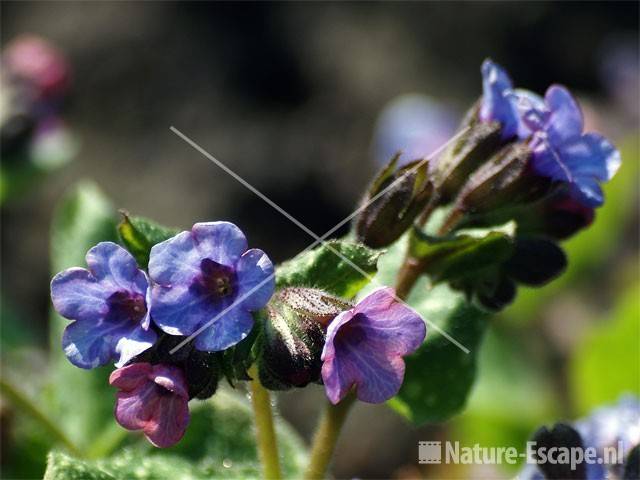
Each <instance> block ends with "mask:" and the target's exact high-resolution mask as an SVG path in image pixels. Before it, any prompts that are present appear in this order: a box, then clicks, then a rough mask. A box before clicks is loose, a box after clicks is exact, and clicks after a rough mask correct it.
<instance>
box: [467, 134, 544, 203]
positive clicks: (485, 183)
mask: <svg viewBox="0 0 640 480" xmlns="http://www.w3.org/2000/svg"><path fill="white" fill-rule="evenodd" d="M550 190H551V181H550V180H548V179H546V178H544V177H539V176H537V175H535V174H534V173H533V171H532V168H531V151H530V150H529V148H528V147H527V146H526V145H524V144H512V145H507V146H506V147H504V148H503V149H502V150H500V151H499V152H498V153H497V154H496V155H494V156H493V157H492V158H491V160H490V161H489V162H487V163H485V164H484V165H482V166H481V167H480V168H479V169H478V170H476V171H475V172H474V173H473V174H472V175H471V177H470V178H469V180H468V181H467V183H466V184H465V185H464V187H462V190H461V191H460V194H459V195H458V198H457V199H456V207H455V208H456V210H459V211H462V212H464V213H465V214H478V213H486V212H490V211H492V210H498V209H501V208H505V207H510V206H515V205H518V204H523V203H529V202H535V201H536V200H540V199H541V198H542V197H544V196H545V195H546V194H547V193H549V191H550Z"/></svg>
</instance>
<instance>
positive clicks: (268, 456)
mask: <svg viewBox="0 0 640 480" xmlns="http://www.w3.org/2000/svg"><path fill="white" fill-rule="evenodd" d="M249 375H250V376H251V378H253V380H252V381H251V382H250V385H251V403H252V405H253V413H254V417H255V419H254V421H255V425H256V440H257V444H258V454H259V456H260V463H261V464H262V473H263V475H264V478H265V479H267V480H280V479H281V478H282V473H281V471H280V457H279V456H278V443H277V439H276V431H275V428H274V425H273V413H272V411H271V396H270V394H269V391H268V390H267V389H266V388H264V387H263V386H262V384H261V383H260V380H259V378H258V367H257V366H256V364H253V365H252V366H251V368H250V369H249Z"/></svg>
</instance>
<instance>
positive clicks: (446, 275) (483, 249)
mask: <svg viewBox="0 0 640 480" xmlns="http://www.w3.org/2000/svg"><path fill="white" fill-rule="evenodd" d="M515 228H516V226H515V223H514V222H508V223H506V224H504V225H502V226H499V227H493V228H486V229H468V230H460V231H459V232H457V233H456V234H455V235H453V236H449V237H434V236H430V235H427V234H425V233H423V232H421V231H419V230H417V229H414V230H413V234H412V235H411V236H410V249H411V253H412V255H413V256H414V257H415V258H418V259H420V260H421V261H422V262H423V263H424V265H425V268H426V272H427V274H428V275H429V276H430V277H431V279H432V281H433V282H434V283H437V282H442V281H456V280H460V279H462V278H468V277H472V276H474V275H477V274H478V273H480V272H482V271H483V270H485V269H487V268H490V267H493V266H495V265H497V264H499V263H500V262H503V261H506V260H507V259H508V258H509V257H510V256H511V254H512V252H513V245H514V242H513V236H514V234H515Z"/></svg>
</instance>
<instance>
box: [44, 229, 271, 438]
mask: <svg viewBox="0 0 640 480" xmlns="http://www.w3.org/2000/svg"><path fill="white" fill-rule="evenodd" d="M86 261H87V267H88V268H87V269H84V268H76V267H74V268H70V269H68V270H65V271H63V272H60V273H59V274H57V275H56V276H55V277H54V278H53V280H52V281H51V299H52V301H53V305H54V307H55V309H56V310H57V311H58V313H60V315H62V316H63V317H65V318H68V319H70V320H73V322H72V323H71V324H70V325H69V326H68V327H67V328H66V329H65V332H64V335H63V348H64V351H65V354H66V355H67V357H68V358H69V360H70V361H71V363H73V364H74V365H76V366H78V367H81V368H95V367H98V366H100V365H105V364H107V363H109V362H111V361H115V362H116V363H115V365H116V367H121V368H120V369H119V370H116V372H114V373H113V375H112V376H111V384H112V385H114V386H115V387H117V388H118V389H119V390H120V393H119V394H118V399H117V406H116V419H117V420H118V422H119V423H120V424H121V425H122V426H123V427H125V428H128V429H141V430H143V431H144V432H145V434H146V435H147V437H148V438H149V439H150V440H151V441H152V442H153V443H154V444H155V445H158V446H168V445H171V444H173V443H175V442H176V441H177V440H179V438H180V437H181V436H182V434H183V433H184V430H185V428H186V425H187V423H188V418H189V416H188V411H187V407H186V404H187V401H188V399H189V394H188V392H189V386H188V385H187V380H186V379H187V377H188V376H189V375H188V372H183V371H182V370H181V368H180V367H178V366H176V365H172V364H171V363H177V362H178V361H179V360H181V357H180V355H175V356H172V355H171V354H169V353H168V352H164V355H160V357H159V358H158V356H157V355H156V361H160V362H163V363H160V364H157V365H151V364H149V363H146V362H141V363H134V362H135V360H136V358H137V357H139V356H140V355H141V354H143V352H147V351H149V350H150V349H152V347H154V346H155V345H160V344H161V343H162V344H166V343H167V342H166V337H167V336H187V335H195V341H194V346H195V348H196V349H199V350H204V351H208V352H217V351H221V350H225V349H227V348H229V347H231V346H233V345H235V344H237V343H238V342H240V341H241V340H242V339H244V338H245V337H246V336H247V335H248V334H249V332H250V331H251V329H252V327H253V322H254V320H253V316H252V312H254V311H257V310H259V309H260V308H262V307H264V305H265V304H266V303H267V301H268V300H269V298H270V297H271V295H272V293H273V290H274V283H275V282H274V275H273V265H272V263H271V261H270V260H269V258H268V257H267V255H266V254H265V253H264V252H262V251H261V250H257V249H250V250H248V249H247V240H246V238H245V237H244V235H243V233H242V232H241V231H240V229H239V228H238V227H237V226H235V225H233V224H231V223H228V222H212V223H197V224H195V225H194V226H193V228H192V229H191V231H188V232H182V233H180V234H178V235H176V236H175V237H173V238H170V239H168V240H166V241H164V242H161V243H159V244H157V245H155V246H154V247H153V248H152V249H151V253H150V260H149V265H148V271H149V274H148V275H147V273H145V271H144V270H142V269H141V268H139V266H138V265H137V263H136V260H135V259H134V257H133V256H132V255H131V253H129V252H128V251H127V250H126V249H124V248H123V247H121V246H119V245H117V244H115V243H112V242H102V243H99V244H98V245H96V246H95V247H93V248H92V249H91V250H89V252H88V253H87V256H86ZM160 339H162V342H160ZM176 344H177V342H176ZM155 350H158V348H155Z"/></svg>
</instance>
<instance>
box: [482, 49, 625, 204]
mask: <svg viewBox="0 0 640 480" xmlns="http://www.w3.org/2000/svg"><path fill="white" fill-rule="evenodd" d="M482 76H483V98H482V103H481V106H480V119H481V120H482V121H498V122H500V123H501V124H502V135H503V138H505V139H508V138H511V137H517V138H518V139H519V140H521V141H527V142H528V144H529V146H530V148H531V150H532V153H533V156H532V158H533V161H532V167H533V172H534V173H535V174H537V175H539V176H542V177H546V178H550V179H552V180H555V181H558V182H562V183H564V184H566V185H567V186H568V189H569V192H570V194H571V196H572V197H573V198H575V199H576V200H577V201H579V202H580V203H581V204H582V205H584V206H586V207H592V208H593V207H599V206H600V205H602V203H603V201H604V199H603V194H602V190H601V189H600V183H601V182H605V181H608V180H611V178H612V177H613V176H614V175H615V173H616V171H617V170H618V168H619V166H620V153H619V152H618V150H616V148H615V147H614V146H613V145H612V144H611V142H609V140H607V139H606V138H604V137H603V136H601V135H599V134H597V133H583V128H584V121H583V118H582V112H581V110H580V107H579V106H578V104H577V102H576V101H575V99H574V98H573V96H572V95H571V94H570V93H569V91H568V90H567V89H566V88H564V87H562V86H559V85H552V86H551V87H549V89H547V92H546V94H545V97H544V99H542V98H540V97H539V96H538V95H536V94H535V93H532V92H529V91H526V90H518V89H514V88H513V85H512V83H511V80H510V78H509V76H508V75H507V74H506V72H505V71H504V70H503V69H502V68H501V67H500V66H499V65H497V64H495V63H493V62H492V61H491V60H485V62H484V63H483V65H482Z"/></svg>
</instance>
